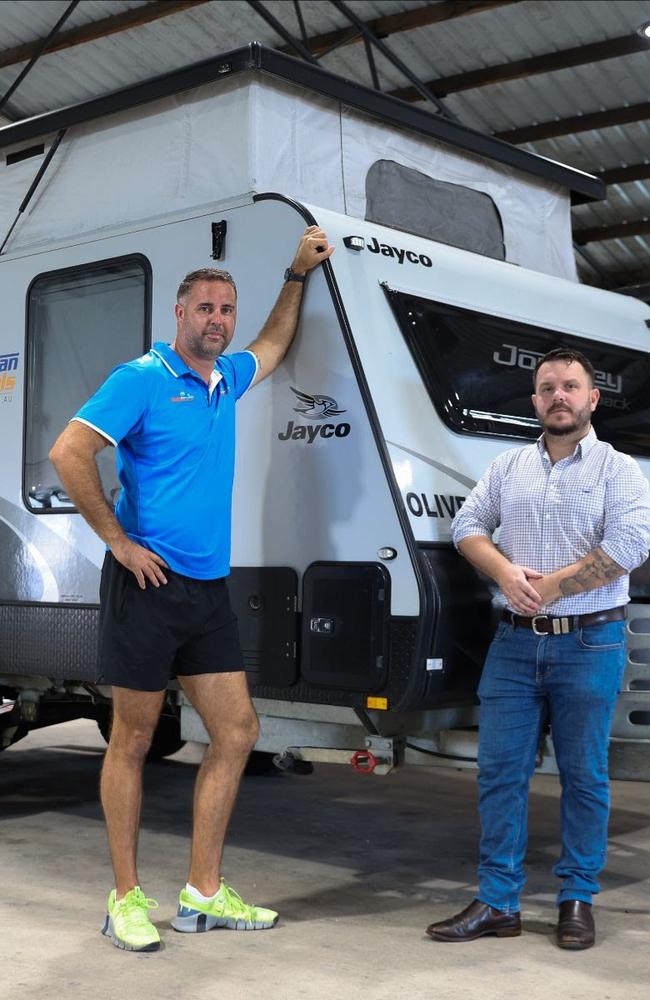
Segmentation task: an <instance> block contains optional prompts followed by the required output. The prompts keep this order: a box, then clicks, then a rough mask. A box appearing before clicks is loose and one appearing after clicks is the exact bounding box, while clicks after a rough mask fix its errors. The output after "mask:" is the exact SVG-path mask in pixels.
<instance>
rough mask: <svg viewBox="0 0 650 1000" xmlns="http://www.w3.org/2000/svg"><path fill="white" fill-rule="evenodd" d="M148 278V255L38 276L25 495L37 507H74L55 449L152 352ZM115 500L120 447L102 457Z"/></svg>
mask: <svg viewBox="0 0 650 1000" xmlns="http://www.w3.org/2000/svg"><path fill="white" fill-rule="evenodd" d="M147 302H148V280H147V270H146V266H145V262H144V261H143V259H141V258H133V257H128V258H123V259H121V260H116V261H109V262H101V263H98V264H92V265H86V266H84V267H79V268H74V269H70V270H65V271H54V272H52V273H51V274H44V275H41V276H40V277H39V278H37V279H36V280H35V281H34V282H33V284H32V286H31V288H30V291H29V300H28V306H27V308H28V312H27V331H28V333H27V355H28V377H27V386H26V401H25V463H24V480H23V490H24V497H25V502H26V503H27V505H28V507H29V508H30V509H31V510H34V511H38V512H49V513H52V512H54V511H61V510H70V509H74V508H73V505H72V503H71V501H70V499H69V498H68V497H67V496H66V495H65V491H64V490H63V488H62V486H61V484H60V482H59V480H58V477H57V474H56V472H55V470H54V467H53V466H52V464H51V463H50V461H49V459H48V457H47V456H48V452H49V450H50V448H51V447H52V444H53V443H54V441H55V439H56V438H57V437H58V435H59V434H60V432H61V431H62V430H63V428H64V427H65V425H66V424H67V423H68V421H69V420H70V418H71V417H72V416H73V415H74V414H75V413H76V411H77V410H78V409H79V407H80V406H81V404H82V403H83V402H85V400H86V399H88V397H89V396H91V395H92V393H93V392H94V391H95V389H97V387H98V386H99V385H101V383H102V382H103V381H104V379H105V378H106V376H107V375H108V374H109V372H110V371H112V369H113V368H114V367H115V366H116V365H117V364H119V363H120V362H122V361H126V360H128V359H129V358H133V357H137V356H138V355H139V354H142V352H143V350H144V348H145V338H146V334H147V331H146V326H147V324H148V321H147V315H148V306H147ZM98 466H99V471H100V475H101V478H102V483H103V485H104V489H105V491H106V495H107V497H108V498H109V499H113V498H114V496H115V492H116V490H117V488H118V487H119V483H118V479H117V476H116V475H115V456H114V449H113V448H111V447H108V448H105V449H104V450H103V451H102V452H100V454H99V456H98Z"/></svg>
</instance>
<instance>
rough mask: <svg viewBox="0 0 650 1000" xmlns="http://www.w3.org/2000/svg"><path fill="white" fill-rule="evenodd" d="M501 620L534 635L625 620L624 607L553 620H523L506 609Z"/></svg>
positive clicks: (548, 617)
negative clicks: (527, 630)
mask: <svg viewBox="0 0 650 1000" xmlns="http://www.w3.org/2000/svg"><path fill="white" fill-rule="evenodd" d="M501 619H502V621H504V622H507V623H508V625H513V626H514V627H515V628H529V629H531V630H532V631H533V632H534V633H535V635H566V634H567V632H573V631H574V630H575V629H577V628H584V627H585V626H586V625H603V624H604V623H605V622H622V621H623V620H624V619H625V606H624V605H623V606H622V607H620V608H609V609H608V610H606V611H592V612H591V614H588V615H569V616H567V617H564V618H554V617H552V616H551V615H533V617H532V618H525V617H524V616H523V615H516V614H515V613H514V611H508V609H507V608H506V609H505V610H504V612H503V614H502V616H501Z"/></svg>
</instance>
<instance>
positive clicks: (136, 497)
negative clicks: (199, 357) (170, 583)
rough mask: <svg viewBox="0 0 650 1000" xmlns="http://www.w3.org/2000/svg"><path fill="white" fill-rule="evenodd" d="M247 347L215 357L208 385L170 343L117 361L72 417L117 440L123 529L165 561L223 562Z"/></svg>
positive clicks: (215, 566)
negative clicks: (116, 365)
mask: <svg viewBox="0 0 650 1000" xmlns="http://www.w3.org/2000/svg"><path fill="white" fill-rule="evenodd" d="M256 371H257V361H256V358H255V355H254V354H251V353H250V351H243V352H241V353H239V354H231V355H226V356H224V357H221V358H219V359H218V360H217V362H216V364H215V370H214V373H213V375H212V378H211V379H210V385H209V386H208V385H206V383H205V382H204V381H203V379H202V378H201V377H200V376H199V375H197V373H196V372H195V371H192V369H191V368H188V367H187V365H186V364H185V362H184V361H183V360H182V358H181V357H180V356H179V355H178V354H176V352H175V351H173V350H172V349H171V347H170V346H169V345H168V344H164V343H162V342H158V343H155V344H154V346H153V348H152V349H151V350H150V351H149V352H148V354H145V355H144V356H143V357H141V358H136V359H135V360H134V361H129V362H127V363H126V364H123V365H119V366H118V367H117V368H115V369H114V371H112V372H111V374H110V375H109V376H108V378H107V379H106V381H105V382H104V384H103V385H101V386H100V387H99V389H98V390H97V392H96V393H95V394H94V396H91V398H90V399H89V400H88V402H87V403H84V405H83V406H82V407H81V409H80V410H79V412H78V413H77V414H76V415H75V416H74V417H73V420H80V421H81V422H82V423H85V424H87V425H88V426H89V427H92V428H93V430H96V431H98V433H99V434H101V435H102V436H103V437H105V438H107V439H108V440H109V441H110V442H111V444H113V445H115V447H116V448H117V473H118V476H119V479H120V482H121V484H122V487H123V489H122V491H121V494H120V499H119V501H118V504H117V507H116V509H115V514H116V517H117V519H118V521H119V522H120V524H121V526H122V527H123V528H124V531H125V532H126V534H127V535H128V536H129V538H131V539H133V541H134V542H138V543H139V544H140V545H143V546H145V547H146V548H148V549H151V550H152V551H153V552H157V553H158V555H160V556H162V558H163V559H164V560H165V562H166V563H167V564H168V565H169V567H170V568H171V569H172V570H175V571H176V572H177V573H182V574H183V575H184V576H190V577H193V578H195V579H198V580H214V579H217V578H218V577H222V576H227V575H228V573H229V572H230V534H231V508H232V485H233V477H234V471H235V403H236V402H237V400H238V399H239V398H240V397H241V396H243V394H244V393H245V392H246V390H247V389H248V388H249V387H250V385H251V383H252V381H253V379H254V377H255V374H256Z"/></svg>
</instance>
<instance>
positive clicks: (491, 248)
mask: <svg viewBox="0 0 650 1000" xmlns="http://www.w3.org/2000/svg"><path fill="white" fill-rule="evenodd" d="M366 219H367V220H368V221H369V222H379V223H381V225H383V226H391V227H392V228H393V229H399V230H401V231H402V232H406V233H414V234H415V235H416V236H424V237H426V239H428V240H436V241H437V242H438V243H447V244H449V245H450V246H453V247H462V249H463V250H471V251H473V252H474V253H482V254H484V255H485V256H487V257H496V259H497V260H504V259H505V246H504V243H503V226H502V224H501V216H500V215H499V212H498V211H497V207H496V205H495V204H494V202H493V200H492V198H491V197H490V196H489V194H484V193H483V192H482V191H475V190H474V189H473V188H469V187H466V186H465V185H463V184H450V183H449V181H438V180H436V179H435V178H433V177H429V176H427V174H423V173H421V171H419V170H413V168H412V167H404V166H402V164H401V163H395V161H394V160H377V162H376V163H373V165H372V166H371V168H370V170H369V171H368V174H367V176H366Z"/></svg>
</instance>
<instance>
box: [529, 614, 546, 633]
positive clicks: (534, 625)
mask: <svg viewBox="0 0 650 1000" xmlns="http://www.w3.org/2000/svg"><path fill="white" fill-rule="evenodd" d="M540 618H544V619H545V620H546V621H547V622H548V619H549V616H548V615H533V617H532V618H531V619H530V624H531V626H532V629H533V632H534V633H535V635H548V632H538V631H537V622H538V621H539V620H540Z"/></svg>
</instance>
